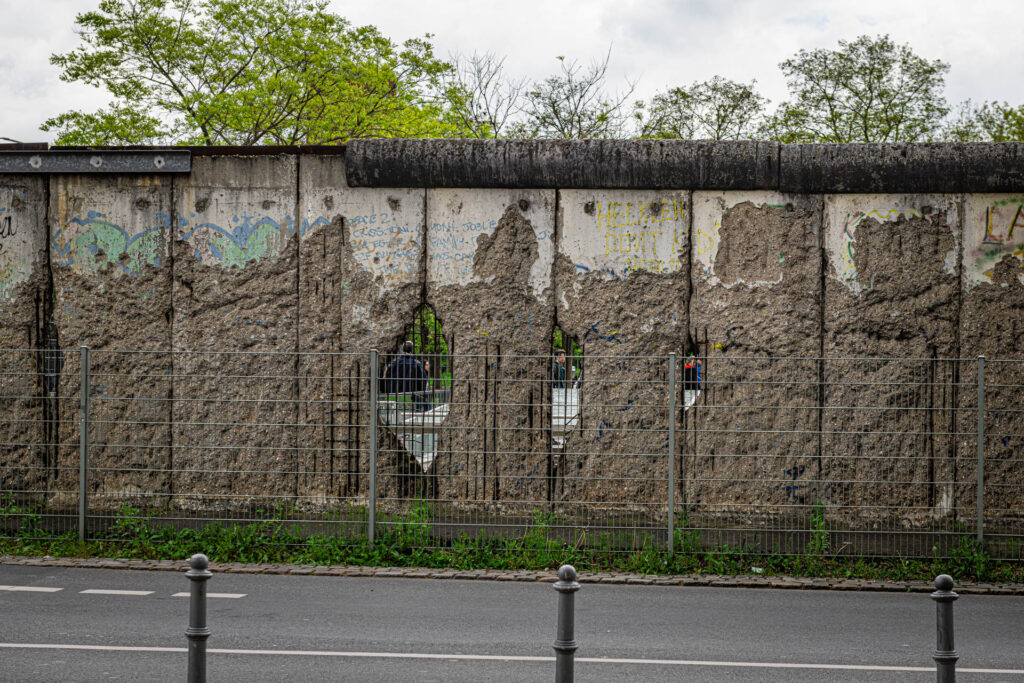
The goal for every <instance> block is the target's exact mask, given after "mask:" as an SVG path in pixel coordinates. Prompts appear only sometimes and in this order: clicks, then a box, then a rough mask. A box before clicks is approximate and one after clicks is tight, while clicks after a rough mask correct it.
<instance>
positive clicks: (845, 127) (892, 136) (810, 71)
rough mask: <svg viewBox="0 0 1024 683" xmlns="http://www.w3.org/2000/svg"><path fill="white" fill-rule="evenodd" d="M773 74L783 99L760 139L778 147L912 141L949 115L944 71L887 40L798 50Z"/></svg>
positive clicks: (924, 136)
mask: <svg viewBox="0 0 1024 683" xmlns="http://www.w3.org/2000/svg"><path fill="white" fill-rule="evenodd" d="M779 67H780V68H781V69H782V71H783V73H784V74H785V76H786V81H787V85H788V86H789V92H790V100H789V101H788V102H784V103H783V104H781V105H780V106H779V109H778V111H777V112H776V113H775V115H774V116H773V117H772V118H771V120H769V121H768V122H767V124H766V125H765V127H764V129H763V131H762V132H763V134H765V135H766V136H768V137H772V138H775V139H779V140H782V141H783V142H896V141H899V142H917V141H921V140H927V139H929V138H930V137H931V136H932V135H933V134H934V133H935V132H936V131H937V130H938V128H939V126H940V124H941V121H942V118H943V117H944V116H945V115H946V113H947V112H948V111H949V108H948V106H947V105H946V101H945V98H944V97H943V95H942V89H943V86H944V83H945V74H946V72H947V71H948V70H949V65H948V64H946V63H945V62H942V61H940V60H935V61H928V60H926V59H924V58H922V57H919V56H918V55H916V54H914V52H913V51H912V50H911V49H910V46H909V45H902V46H897V45H896V44H895V43H893V41H892V40H891V39H890V38H889V36H887V35H885V36H879V37H877V38H871V37H869V36H860V37H859V38H857V39H856V40H854V41H853V42H846V41H839V49H838V50H824V49H821V50H812V51H807V50H800V51H799V52H798V53H797V54H796V55H795V56H794V57H792V58H790V59H787V60H786V61H784V62H782V63H781V64H780V65H779Z"/></svg>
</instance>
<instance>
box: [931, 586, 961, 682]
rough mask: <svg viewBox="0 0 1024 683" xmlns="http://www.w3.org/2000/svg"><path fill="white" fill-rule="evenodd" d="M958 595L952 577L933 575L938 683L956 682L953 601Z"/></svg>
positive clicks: (956, 656) (957, 657)
mask: <svg viewBox="0 0 1024 683" xmlns="http://www.w3.org/2000/svg"><path fill="white" fill-rule="evenodd" d="M958 597H960V596H959V595H957V594H956V593H954V592H953V577H951V576H949V575H948V574H939V575H938V576H936V577H935V592H934V593H932V600H934V601H935V617H936V626H937V632H936V637H935V654H933V655H932V659H934V660H935V672H936V677H937V678H936V680H937V681H938V683H956V660H958V659H960V655H958V654H957V652H956V650H954V649H953V601H954V600H956V599H957V598H958Z"/></svg>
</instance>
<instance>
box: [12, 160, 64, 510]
mask: <svg viewBox="0 0 1024 683" xmlns="http://www.w3.org/2000/svg"><path fill="white" fill-rule="evenodd" d="M46 192H47V184H46V181H45V179H43V178H32V177H26V176H11V175H7V176H0V349H22V350H19V351H14V350H11V351H2V352H0V368H2V370H0V397H2V398H0V411H2V414H3V415H4V416H6V418H5V419H4V423H3V426H2V427H0V441H2V442H3V444H4V445H3V446H2V447H0V448H2V450H3V452H4V455H3V457H2V458H0V489H8V490H12V489H13V490H23V491H32V492H44V493H45V492H46V491H47V490H48V488H49V487H48V482H52V480H53V477H54V475H55V470H54V468H55V466H56V450H55V448H54V447H53V446H51V445H50V444H52V443H53V442H54V438H55V435H56V432H55V429H54V426H55V424H56V420H55V417H56V414H55V412H54V411H55V410H56V409H57V406H56V400H55V399H52V398H44V397H46V396H47V395H48V393H49V392H48V391H47V389H46V387H45V386H44V382H43V378H42V375H41V371H42V367H41V365H42V356H41V354H39V353H37V352H33V351H29V350H28V349H37V348H40V347H42V346H43V339H44V335H45V327H46V323H47V321H48V319H49V314H50V308H51V306H50V301H49V297H48V293H49V264H48V263H47V259H46V236H47V230H46Z"/></svg>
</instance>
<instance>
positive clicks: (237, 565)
mask: <svg viewBox="0 0 1024 683" xmlns="http://www.w3.org/2000/svg"><path fill="white" fill-rule="evenodd" d="M5 564H7V565H21V566H28V567H70V568H87V569H128V570H136V571H185V570H186V569H188V562H187V560H131V559H125V558H103V557H90V558H79V557H50V556H26V555H0V565H5ZM210 571H213V572H223V573H227V574H290V575H297V576H302V575H308V576H362V577H386V578H409V579H459V580H473V581H481V580H482V581H522V582H534V583H554V582H555V581H556V580H557V579H558V577H557V576H556V572H555V570H553V569H552V570H541V571H522V570H515V571H506V570H497V569H432V568H429V567H361V566H354V565H312V564H245V563H241V562H225V563H211V564H210ZM579 581H580V583H583V584H587V583H601V584H626V585H636V586H711V587H716V588H786V589H795V590H839V591H887V592H898V593H908V592H912V593H930V592H931V591H933V590H934V586H933V585H932V583H931V582H924V581H881V580H876V579H843V578H806V577H795V576H762V575H757V574H750V575H736V576H721V575H716V574H673V575H663V574H631V573H624V572H580V576H579ZM954 590H956V592H957V593H961V594H986V595H1020V596H1024V583H981V582H964V583H957V584H956V588H955V589H954Z"/></svg>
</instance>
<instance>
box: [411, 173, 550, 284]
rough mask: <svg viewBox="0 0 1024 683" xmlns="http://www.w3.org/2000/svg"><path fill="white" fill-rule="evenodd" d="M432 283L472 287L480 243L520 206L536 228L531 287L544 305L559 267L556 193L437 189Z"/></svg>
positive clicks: (431, 226)
mask: <svg viewBox="0 0 1024 683" xmlns="http://www.w3.org/2000/svg"><path fill="white" fill-rule="evenodd" d="M428 197H429V198H430V200H432V201H428V204H429V205H430V215H429V218H428V221H427V280H428V281H429V282H432V283H435V284H437V285H467V284H469V283H471V282H475V281H477V277H476V276H475V275H474V272H473V260H474V258H475V257H476V248H477V243H478V240H479V239H480V237H481V236H482V235H488V236H489V235H493V234H494V231H495V230H497V228H498V222H499V220H498V216H501V215H502V214H503V213H504V212H505V211H506V210H507V208H508V207H510V206H513V205H514V206H516V207H517V210H518V211H519V213H520V214H521V215H522V217H523V218H524V219H526V221H527V222H529V224H530V225H531V226H532V228H533V233H534V237H535V238H536V240H537V258H536V260H535V261H534V262H533V264H532V265H531V266H530V276H529V280H530V287H531V289H532V291H533V294H534V295H535V296H536V297H537V298H538V299H539V300H541V301H543V300H544V297H545V294H544V292H545V290H546V289H547V288H548V287H550V281H551V266H552V263H553V262H554V251H555V249H554V242H553V237H554V227H555V216H554V197H555V195H554V192H553V191H551V190H542V191H536V190H529V191H519V190H513V191H508V190H472V191H468V190H456V189H453V190H432V191H431V192H430V194H429V195H428Z"/></svg>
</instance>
